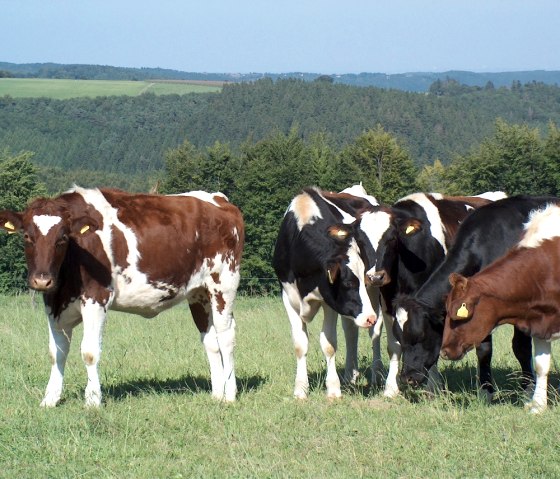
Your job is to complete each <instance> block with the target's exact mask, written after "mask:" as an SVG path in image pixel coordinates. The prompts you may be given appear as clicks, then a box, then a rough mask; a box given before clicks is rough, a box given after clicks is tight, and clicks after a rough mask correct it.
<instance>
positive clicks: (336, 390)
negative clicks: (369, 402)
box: [319, 305, 342, 399]
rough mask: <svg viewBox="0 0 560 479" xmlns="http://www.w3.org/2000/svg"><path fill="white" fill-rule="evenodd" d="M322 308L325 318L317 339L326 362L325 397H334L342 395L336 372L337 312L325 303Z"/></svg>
mask: <svg viewBox="0 0 560 479" xmlns="http://www.w3.org/2000/svg"><path fill="white" fill-rule="evenodd" d="M323 309H324V312H325V318H324V319H323V329H322V331H321V334H320V336H319V339H320V342H321V349H322V350H323V354H324V355H325V360H326V362H327V377H326V380H325V384H326V386H327V397H328V398H329V399H336V398H340V397H341V396H342V392H341V391H340V379H339V377H338V373H337V372H336V348H337V337H336V320H337V319H338V314H337V313H336V311H334V310H333V309H331V308H330V307H329V306H327V305H325V306H324V307H323Z"/></svg>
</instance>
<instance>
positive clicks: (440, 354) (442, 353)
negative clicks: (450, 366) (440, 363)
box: [439, 349, 449, 359]
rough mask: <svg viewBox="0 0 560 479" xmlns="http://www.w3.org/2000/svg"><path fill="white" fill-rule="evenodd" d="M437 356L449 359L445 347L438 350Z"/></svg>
mask: <svg viewBox="0 0 560 479" xmlns="http://www.w3.org/2000/svg"><path fill="white" fill-rule="evenodd" d="M439 356H440V358H441V359H449V355H448V352H447V351H446V350H445V349H442V350H441V351H440V352H439Z"/></svg>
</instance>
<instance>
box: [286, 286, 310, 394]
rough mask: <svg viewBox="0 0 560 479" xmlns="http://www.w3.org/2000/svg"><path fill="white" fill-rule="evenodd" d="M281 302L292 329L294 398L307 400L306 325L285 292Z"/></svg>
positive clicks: (307, 346) (307, 347)
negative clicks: (294, 360)
mask: <svg viewBox="0 0 560 479" xmlns="http://www.w3.org/2000/svg"><path fill="white" fill-rule="evenodd" d="M282 301H283V302H284V307H285V308H286V313H287V314H288V319H289V320H290V325H291V328H292V341H293V343H294V350H295V354H296V380H295V385H294V396H295V397H296V398H298V399H305V398H307V394H308V392H309V378H308V376H307V351H308V350H309V336H308V334H307V324H306V323H304V322H303V321H302V320H301V318H300V316H299V314H298V313H297V311H296V310H295V309H294V308H293V307H292V304H291V303H290V299H289V297H288V294H287V293H286V291H285V290H283V291H282Z"/></svg>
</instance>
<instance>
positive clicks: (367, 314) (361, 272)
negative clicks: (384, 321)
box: [348, 239, 377, 327]
mask: <svg viewBox="0 0 560 479" xmlns="http://www.w3.org/2000/svg"><path fill="white" fill-rule="evenodd" d="M348 267H349V268H350V270H351V271H352V272H353V273H354V274H355V275H356V277H357V278H358V281H359V283H360V286H359V288H358V294H359V295H360V299H361V301H362V312H361V313H360V314H358V317H357V318H355V319H354V322H355V323H356V324H357V325H358V326H359V327H366V326H368V324H367V321H368V318H371V317H373V318H377V314H376V312H375V311H374V310H373V306H372V304H371V299H370V297H369V294H368V292H367V288H366V282H365V274H366V273H365V269H366V268H365V265H364V262H363V261H362V258H361V256H360V248H359V247H358V244H357V243H356V240H355V239H352V240H351V241H350V248H348Z"/></svg>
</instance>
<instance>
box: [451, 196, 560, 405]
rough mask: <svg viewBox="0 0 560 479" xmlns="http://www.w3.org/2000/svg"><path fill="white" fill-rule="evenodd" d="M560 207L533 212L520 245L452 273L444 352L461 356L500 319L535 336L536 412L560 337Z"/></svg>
mask: <svg viewBox="0 0 560 479" xmlns="http://www.w3.org/2000/svg"><path fill="white" fill-rule="evenodd" d="M559 270H560V206H559V205H558V204H550V205H548V206H546V207H544V208H543V209H542V210H537V211H535V212H533V213H532V214H531V216H530V220H529V222H528V223H527V224H526V226H525V234H524V236H523V238H522V240H521V241H520V242H519V244H518V245H517V246H516V247H514V248H512V249H511V250H510V251H508V253H507V254H505V255H504V256H502V257H501V258H499V259H497V260H496V261H494V262H493V263H492V264H490V265H489V266H487V267H486V268H484V269H483V270H482V271H480V272H479V273H477V274H475V275H474V276H472V277H471V278H466V277H465V276H463V275H460V274H458V273H453V274H451V275H450V277H449V281H450V283H451V286H452V289H451V292H450V293H449V295H448V297H447V316H446V318H445V329H444V331H443V342H442V347H441V356H442V357H443V358H445V359H454V360H457V359H461V358H462V357H463V356H464V355H465V353H466V352H467V351H469V350H470V349H472V348H473V347H476V346H477V345H478V344H480V342H481V341H482V340H483V339H484V338H485V337H486V336H487V335H488V334H490V332H491V331H492V330H493V329H494V328H495V327H496V326H499V325H501V324H512V325H514V326H515V327H517V328H519V329H521V330H522V331H524V332H526V333H527V334H528V335H530V336H532V337H533V343H534V346H535V369H536V373H537V382H536V385H535V392H534V394H533V398H532V401H531V402H530V403H529V404H528V407H529V408H530V410H531V412H532V413H539V412H541V411H543V410H544V409H546V404H547V376H548V371H549V369H550V350H551V341H553V340H555V339H558V338H560V280H559V279H558V271H559Z"/></svg>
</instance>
